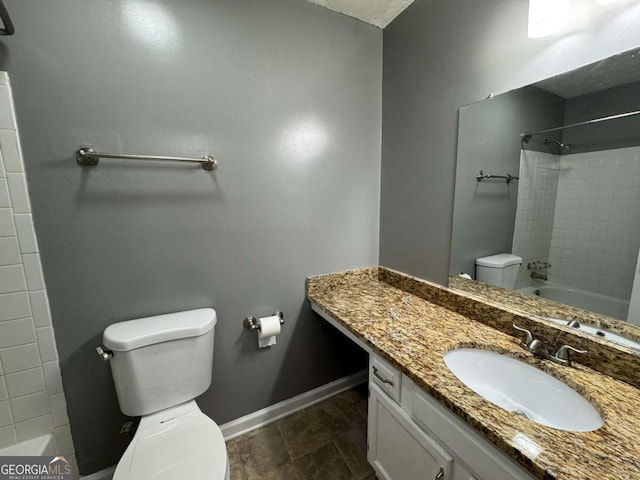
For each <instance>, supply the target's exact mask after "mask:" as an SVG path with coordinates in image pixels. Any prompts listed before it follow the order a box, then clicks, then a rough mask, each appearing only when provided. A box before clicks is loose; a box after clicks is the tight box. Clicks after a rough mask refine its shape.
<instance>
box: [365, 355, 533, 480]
mask: <svg viewBox="0 0 640 480" xmlns="http://www.w3.org/2000/svg"><path fill="white" fill-rule="evenodd" d="M368 415H369V418H368V435H367V443H368V452H367V458H368V460H369V463H371V465H372V466H373V468H374V469H375V471H376V475H377V476H378V478H379V479H381V480H423V479H424V480H532V479H533V478H534V477H533V476H532V475H531V474H530V473H529V472H527V471H526V470H524V469H523V468H522V467H521V466H520V465H518V464H517V463H516V462H515V461H514V460H513V459H511V458H509V457H508V456H506V455H505V454H504V453H502V452H501V451H500V450H498V449H497V448H496V447H495V446H494V445H493V444H491V443H489V442H488V441H487V440H485V439H484V438H482V437H481V436H480V435H479V434H478V433H476V432H475V431H474V430H473V429H471V427H469V426H468V425H466V424H465V423H464V422H463V421H462V420H460V419H459V418H458V417H456V416H455V415H454V414H453V413H451V412H450V411H449V410H447V409H446V408H445V407H444V406H442V405H441V404H440V403H439V402H438V401H436V400H435V399H434V398H433V397H431V396H430V395H429V394H427V393H426V392H424V391H423V390H422V389H421V388H419V387H418V386H417V385H416V384H415V383H413V382H412V381H411V379H409V378H408V377H406V376H405V375H402V373H401V372H400V370H399V369H398V368H396V367H394V366H393V365H391V364H390V363H389V362H387V361H385V360H384V359H382V358H381V357H380V356H378V355H377V354H375V353H371V355H370V361H369V413H368Z"/></svg>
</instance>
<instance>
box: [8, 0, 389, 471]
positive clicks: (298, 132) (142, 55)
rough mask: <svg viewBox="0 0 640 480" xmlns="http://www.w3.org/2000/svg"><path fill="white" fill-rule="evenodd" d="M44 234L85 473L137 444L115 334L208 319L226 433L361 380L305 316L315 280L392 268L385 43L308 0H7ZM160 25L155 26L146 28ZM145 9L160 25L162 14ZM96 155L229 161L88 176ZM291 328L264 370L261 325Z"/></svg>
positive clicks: (208, 397) (211, 410)
mask: <svg viewBox="0 0 640 480" xmlns="http://www.w3.org/2000/svg"><path fill="white" fill-rule="evenodd" d="M5 4H6V6H7V8H8V9H9V11H10V12H11V15H12V17H13V20H14V23H15V27H16V34H15V36H13V37H10V38H3V39H2V40H1V41H0V62H1V63H0V68H1V69H2V70H7V71H8V72H9V74H10V76H11V79H12V83H13V86H14V92H15V96H16V98H15V101H16V106H17V114H18V123H19V126H20V128H21V134H22V144H23V147H24V156H25V161H26V169H27V175H28V180H29V187H30V191H31V197H32V203H33V211H34V218H35V225H36V232H37V235H38V239H39V242H40V247H41V252H42V259H43V263H44V274H45V279H46V282H47V286H48V288H49V294H50V302H51V307H52V313H53V323H54V328H55V332H56V338H57V344H58V351H59V354H60V361H61V366H62V374H63V380H64V387H65V392H66V395H67V399H68V406H69V416H70V419H71V427H72V432H73V436H74V441H75V447H76V452H77V455H78V460H79V464H80V470H81V473H83V474H88V473H90V472H93V471H96V470H99V469H101V468H104V467H107V466H109V465H112V464H114V463H116V462H117V460H118V459H119V456H120V454H121V453H122V450H123V448H124V447H125V444H126V438H123V436H118V429H119V427H120V423H121V422H122V420H123V417H122V416H121V414H120V412H119V409H118V405H117V402H116V397H115V392H114V389H113V383H112V379H111V374H110V372H109V366H108V364H107V363H103V362H101V361H100V360H99V359H98V357H97V355H96V354H95V351H94V348H95V347H96V346H97V345H99V344H100V343H101V334H102V331H103V330H104V328H105V327H106V326H107V325H109V324H111V323H113V322H117V321H121V320H125V319H131V318H137V317H141V316H147V315H152V314H159V313H164V312H172V311H177V310H184V309H192V308H199V307H204V306H213V307H215V308H216V310H217V312H218V325H217V327H216V342H215V353H214V370H213V387H212V388H211V389H210V390H209V391H208V392H206V393H205V394H204V395H203V396H202V397H201V398H200V399H199V404H200V406H201V408H202V409H203V411H204V412H205V413H207V414H208V415H210V416H211V417H212V418H213V419H214V420H216V421H217V422H219V423H223V422H226V421H228V420H231V419H234V418H237V417H239V416H242V415H244V414H247V413H250V412H253V411H256V410H258V409H260V408H263V407H265V406H267V405H270V404H273V403H276V402H278V401H280V400H283V399H285V398H288V397H291V396H294V395H296V394H299V393H301V392H305V391H307V390H310V389H312V388H314V387H317V386H319V385H322V384H325V383H327V382H329V381H332V380H334V379H336V378H339V377H342V376H344V375H347V374H350V373H352V372H354V371H356V370H359V369H361V368H364V367H365V365H366V358H365V357H363V356H362V355H361V354H359V352H358V351H357V350H354V347H352V346H351V345H350V342H349V341H347V340H344V339H343V338H342V336H341V335H340V334H336V333H335V332H334V331H333V330H332V329H331V328H330V327H328V326H326V325H325V323H326V322H324V321H322V320H319V317H316V316H315V315H314V314H312V312H311V311H310V309H309V307H308V305H307V304H306V303H305V297H304V280H305V277H306V276H307V275H310V274H317V273H323V272H330V271H335V270H339V269H345V268H350V267H358V266H365V265H371V264H376V263H377V260H378V231H379V228H378V222H379V176H380V139H381V102H380V99H381V76H382V63H381V62H382V58H381V52H382V45H381V44H382V32H381V31H380V30H379V29H376V28H374V27H371V26H368V25H366V24H364V23H361V22H358V21H356V20H354V19H351V18H348V17H345V16H342V15H339V14H336V13H333V12H330V11H328V10H325V9H323V8H320V7H317V6H313V5H311V4H308V3H307V2H301V1H299V0H270V1H269V2H264V1H259V0H187V1H181V2H174V1H170V0H160V1H157V2H141V1H135V0H126V1H125V0H121V1H109V2H105V1H103V0H58V1H56V2H42V1H37V0H7V1H6V2H5ZM145 7H147V10H145ZM149 8H151V9H150V10H149ZM80 144H89V145H94V146H95V147H96V148H98V149H99V150H103V151H115V152H127V153H142V154H161V155H179V156H196V157H197V156H201V155H203V154H206V153H211V154H213V155H215V156H216V157H217V158H218V159H219V161H220V168H219V171H218V173H216V174H213V175H212V174H209V173H205V172H203V171H202V170H200V169H198V168H189V167H185V166H175V165H155V164H142V165H140V164H135V163H130V162H124V161H111V162H109V161H104V162H103V163H102V164H101V165H99V166H98V167H97V168H96V169H94V170H91V171H89V170H83V169H81V168H80V167H78V166H77V165H76V164H75V161H74V152H75V150H76V149H77V148H78V146H79V145H80ZM276 309H280V310H283V311H284V313H285V316H286V320H287V323H286V325H285V326H284V331H283V333H282V335H281V336H280V338H279V339H278V345H277V346H276V347H274V348H271V349H268V350H261V351H258V349H257V346H256V343H257V340H256V335H255V333H248V332H247V333H245V331H244V330H243V329H242V326H241V324H242V319H243V318H244V317H245V316H247V315H258V316H261V315H269V314H271V313H272V312H273V311H274V310H276Z"/></svg>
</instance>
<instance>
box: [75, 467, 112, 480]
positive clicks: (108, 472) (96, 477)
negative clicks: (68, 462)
mask: <svg viewBox="0 0 640 480" xmlns="http://www.w3.org/2000/svg"><path fill="white" fill-rule="evenodd" d="M115 471H116V466H115V465H114V466H113V467H109V468H105V469H104V470H100V471H99V472H95V473H92V474H91V475H87V476H86V477H80V480H111V479H112V478H113V472H115Z"/></svg>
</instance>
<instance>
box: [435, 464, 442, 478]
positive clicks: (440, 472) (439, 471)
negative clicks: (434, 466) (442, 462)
mask: <svg viewBox="0 0 640 480" xmlns="http://www.w3.org/2000/svg"><path fill="white" fill-rule="evenodd" d="M443 478H444V467H440V470H438V474H437V475H436V477H435V479H434V480H442V479H443Z"/></svg>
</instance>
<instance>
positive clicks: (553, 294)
mask: <svg viewBox="0 0 640 480" xmlns="http://www.w3.org/2000/svg"><path fill="white" fill-rule="evenodd" d="M518 292H520V293H524V294H525V295H532V296H538V297H540V298H545V299H547V300H551V301H554V302H558V303H563V304H565V305H571V306H573V307H577V308H582V309H584V310H589V311H591V312H595V313H600V314H602V315H607V316H609V317H613V318H627V312H628V311H629V301H628V300H623V299H620V298H615V297H608V296H606V295H602V294H600V293H594V292H589V291H587V290H579V289H577V288H571V287H566V286H563V285H555V284H553V283H545V284H543V285H540V286H535V287H525V288H521V289H519V290H518Z"/></svg>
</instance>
